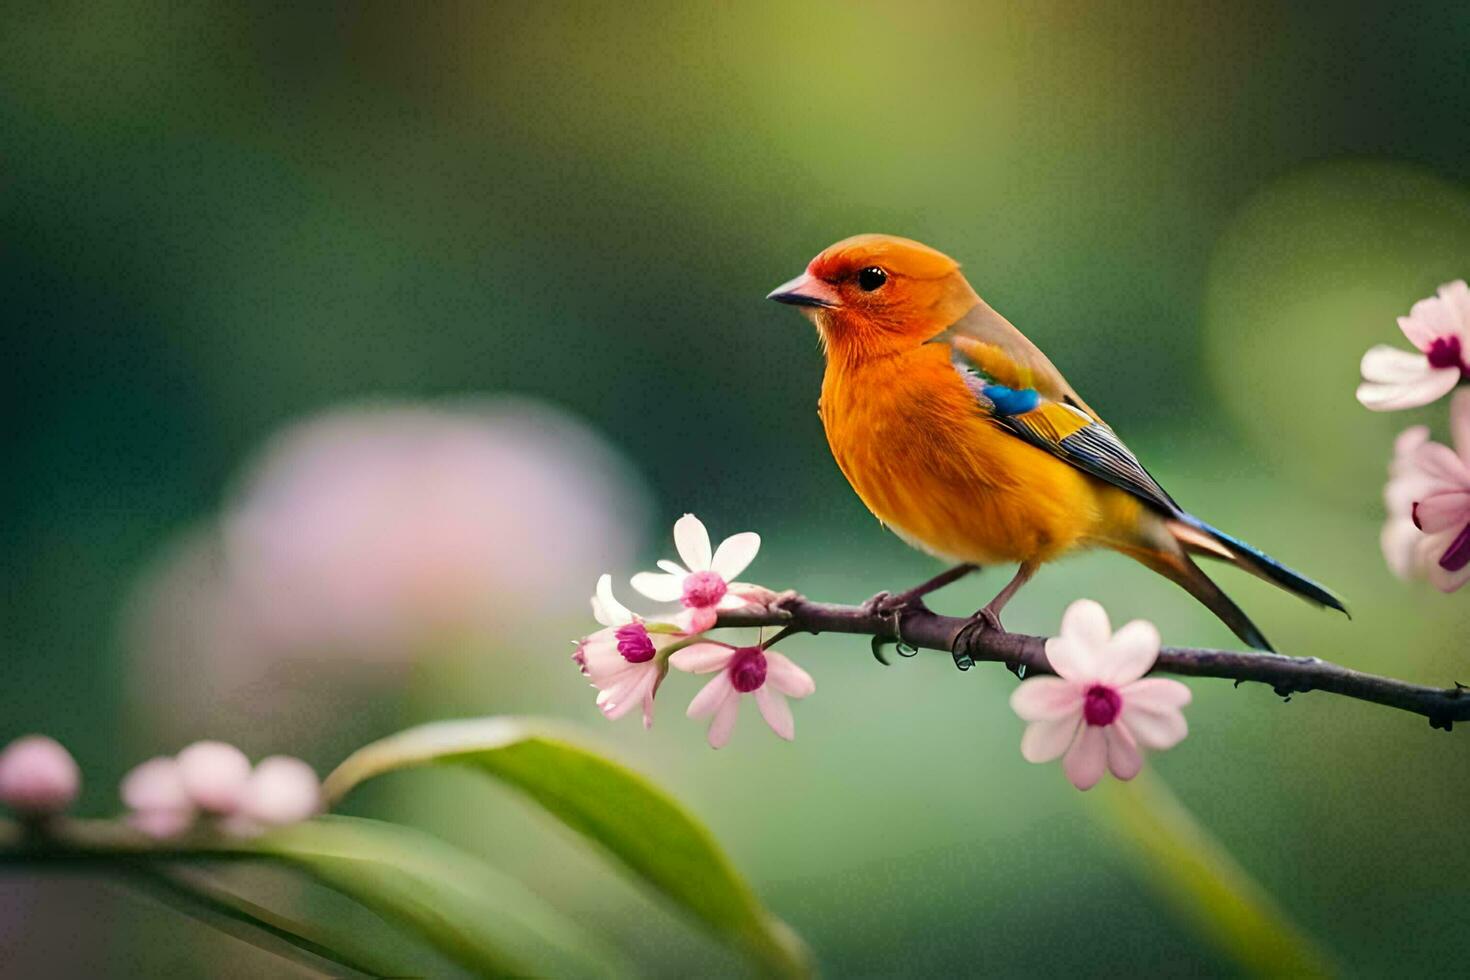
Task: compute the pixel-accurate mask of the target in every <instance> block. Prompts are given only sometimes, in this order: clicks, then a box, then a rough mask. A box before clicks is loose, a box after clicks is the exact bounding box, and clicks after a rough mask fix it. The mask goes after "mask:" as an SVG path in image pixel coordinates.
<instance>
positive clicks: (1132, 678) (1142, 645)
mask: <svg viewBox="0 0 1470 980" xmlns="http://www.w3.org/2000/svg"><path fill="white" fill-rule="evenodd" d="M1046 656H1047V659H1048V660H1049V661H1051V666H1052V669H1053V670H1055V671H1056V673H1057V676H1056V677H1033V678H1030V679H1029V680H1026V681H1024V682H1023V683H1022V684H1021V686H1019V687H1017V688H1016V690H1015V692H1014V693H1012V694H1011V708H1012V710H1014V711H1015V712H1016V714H1018V715H1020V716H1021V719H1022V720H1023V721H1026V722H1029V724H1028V725H1027V726H1026V734H1025V735H1023V736H1022V737H1021V755H1022V756H1023V757H1024V758H1025V759H1026V761H1027V762H1050V761H1051V760H1053V759H1055V758H1057V757H1058V756H1061V755H1064V754H1065V758H1064V759H1063V760H1062V768H1063V769H1064V770H1065V771H1066V774H1067V778H1068V779H1070V780H1071V781H1072V785H1073V786H1076V787H1077V788H1078V789H1091V788H1092V787H1093V786H1095V785H1096V784H1097V781H1098V780H1099V779H1101V778H1102V775H1103V770H1104V769H1109V770H1111V771H1112V773H1113V775H1114V776H1116V777H1118V778H1119V779H1132V778H1133V777H1134V776H1136V775H1138V771H1139V770H1140V769H1142V768H1143V754H1142V752H1141V751H1140V746H1142V747H1143V748H1149V749H1167V748H1172V747H1173V746H1175V745H1177V744H1179V742H1180V741H1181V740H1182V739H1183V738H1184V736H1185V735H1187V734H1188V733H1189V728H1188V726H1187V725H1186V724H1185V721H1184V715H1183V713H1182V712H1181V711H1180V710H1179V709H1180V708H1182V707H1184V706H1185V705H1186V704H1188V703H1189V699H1190V694H1189V688H1187V687H1185V686H1184V685H1183V684H1181V683H1179V682H1178V681H1172V680H1167V679H1165V678H1162V677H1144V674H1147V673H1148V671H1149V669H1150V668H1151V667H1153V665H1154V661H1155V660H1157V659H1158V656H1159V631H1158V630H1157V629H1155V628H1154V625H1153V624H1152V623H1147V622H1144V621H1143V620H1141V619H1135V620H1134V621H1133V622H1131V623H1128V624H1126V625H1125V626H1124V627H1123V628H1122V629H1120V630H1118V632H1117V633H1114V632H1113V631H1112V625H1111V624H1110V623H1109V622H1108V614H1107V613H1106V612H1105V611H1104V610H1103V607H1102V606H1100V605H1098V604H1097V603H1096V602H1093V601H1092V600H1091V599H1078V600H1077V601H1076V602H1074V603H1072V604H1071V605H1070V606H1068V607H1067V611H1066V613H1065V614H1064V615H1063V616H1062V628H1061V635H1060V636H1055V637H1053V638H1052V639H1050V640H1048V641H1047V642H1046Z"/></svg>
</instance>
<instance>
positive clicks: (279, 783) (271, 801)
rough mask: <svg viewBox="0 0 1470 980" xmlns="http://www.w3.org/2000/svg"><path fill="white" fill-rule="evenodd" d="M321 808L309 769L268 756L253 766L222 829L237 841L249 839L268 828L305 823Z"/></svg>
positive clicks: (317, 787)
mask: <svg viewBox="0 0 1470 980" xmlns="http://www.w3.org/2000/svg"><path fill="white" fill-rule="evenodd" d="M321 808H322V788H321V782H320V781H319V780H318V779H317V778H316V772H315V771H314V770H313V769H312V768H311V766H309V765H307V764H306V763H305V762H302V761H301V760H300V759H297V758H293V757H292V756H288V755H272V756H268V757H266V758H264V759H261V760H260V762H258V763H256V765H255V769H254V770H253V771H252V772H251V773H250V779H249V781H248V782H247V783H246V784H245V792H244V793H243V794H242V795H241V797H240V805H239V808H238V809H237V810H236V811H235V813H233V814H232V815H231V816H230V818H229V819H228V820H227V821H226V822H225V825H224V826H225V829H226V831H227V832H229V833H232V834H234V835H235V836H237V837H253V836H254V835H256V834H258V833H260V832H262V831H264V830H266V829H268V828H270V827H283V826H286V825H287V824H293V823H298V822H300V821H302V820H309V819H311V818H312V817H314V816H316V814H317V813H318V812H320V811H321Z"/></svg>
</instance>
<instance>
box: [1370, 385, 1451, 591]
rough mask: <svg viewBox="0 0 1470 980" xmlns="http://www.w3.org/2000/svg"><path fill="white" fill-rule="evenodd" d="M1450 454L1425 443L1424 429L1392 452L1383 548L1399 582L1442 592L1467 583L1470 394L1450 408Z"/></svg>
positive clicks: (1407, 434) (1406, 436) (1409, 434)
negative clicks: (1416, 581) (1413, 581)
mask: <svg viewBox="0 0 1470 980" xmlns="http://www.w3.org/2000/svg"><path fill="white" fill-rule="evenodd" d="M1450 433H1451V436H1452V441H1453V443H1454V447H1455V448H1454V449H1451V448H1450V447H1449V446H1445V445H1441V444H1440V443H1437V442H1430V441H1429V434H1428V431H1427V430H1425V429H1424V428H1423V427H1422V426H1420V427H1415V428H1413V429H1409V430H1406V431H1405V432H1404V433H1403V434H1401V435H1400V436H1399V438H1398V441H1397V442H1396V443H1395V446H1394V460H1393V462H1392V463H1391V464H1390V466H1389V481H1388V486H1387V487H1385V488H1384V501H1385V503H1386V504H1387V506H1388V521H1387V522H1386V523H1385V524H1384V527H1383V535H1382V538H1381V543H1382V545H1383V556H1384V559H1385V560H1386V561H1387V562H1388V565H1389V568H1390V569H1391V570H1392V571H1393V572H1394V574H1395V575H1398V576H1399V577H1400V578H1427V579H1429V581H1430V583H1431V584H1433V585H1434V586H1435V587H1436V588H1438V589H1439V590H1440V591H1442V592H1454V591H1455V590H1456V589H1458V588H1460V587H1461V586H1462V585H1464V584H1465V583H1466V582H1467V581H1470V391H1461V392H1457V393H1456V394H1455V397H1454V400H1453V401H1451V402H1450Z"/></svg>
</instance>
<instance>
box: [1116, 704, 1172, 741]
mask: <svg viewBox="0 0 1470 980" xmlns="http://www.w3.org/2000/svg"><path fill="white" fill-rule="evenodd" d="M1118 724H1121V725H1127V726H1128V730H1129V731H1130V732H1132V733H1133V737H1134V738H1136V739H1138V742H1139V744H1140V745H1143V746H1145V747H1147V748H1150V749H1172V748H1173V747H1174V746H1176V745H1178V744H1179V743H1180V742H1182V741H1183V740H1184V737H1185V736H1186V735H1188V734H1189V723H1188V722H1187V721H1185V720H1184V712H1182V711H1180V710H1178V709H1177V708H1171V709H1165V710H1162V711H1152V710H1149V709H1146V708H1142V707H1138V706H1136V705H1130V704H1124V705H1123V713H1122V714H1120V715H1119V716H1118Z"/></svg>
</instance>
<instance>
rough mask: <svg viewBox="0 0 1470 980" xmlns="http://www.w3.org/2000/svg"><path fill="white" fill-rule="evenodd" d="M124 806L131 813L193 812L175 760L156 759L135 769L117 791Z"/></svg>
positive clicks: (191, 801)
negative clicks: (160, 811)
mask: <svg viewBox="0 0 1470 980" xmlns="http://www.w3.org/2000/svg"><path fill="white" fill-rule="evenodd" d="M118 792H119V794H120V795H121V796H122V801H123V805H124V806H126V807H127V808H128V809H130V810H185V811H192V810H193V809H194V801H193V800H192V799H190V797H189V791H188V790H186V789H184V777H183V776H182V775H180V774H179V763H178V760H177V759H172V758H169V757H168V756H163V755H160V756H157V757H155V758H152V759H149V760H148V761H147V762H144V763H141V764H139V765H137V766H134V767H133V769H132V770H131V771H130V772H129V773H128V774H127V775H126V776H124V777H123V781H122V785H121V786H120V787H119V789H118Z"/></svg>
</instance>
